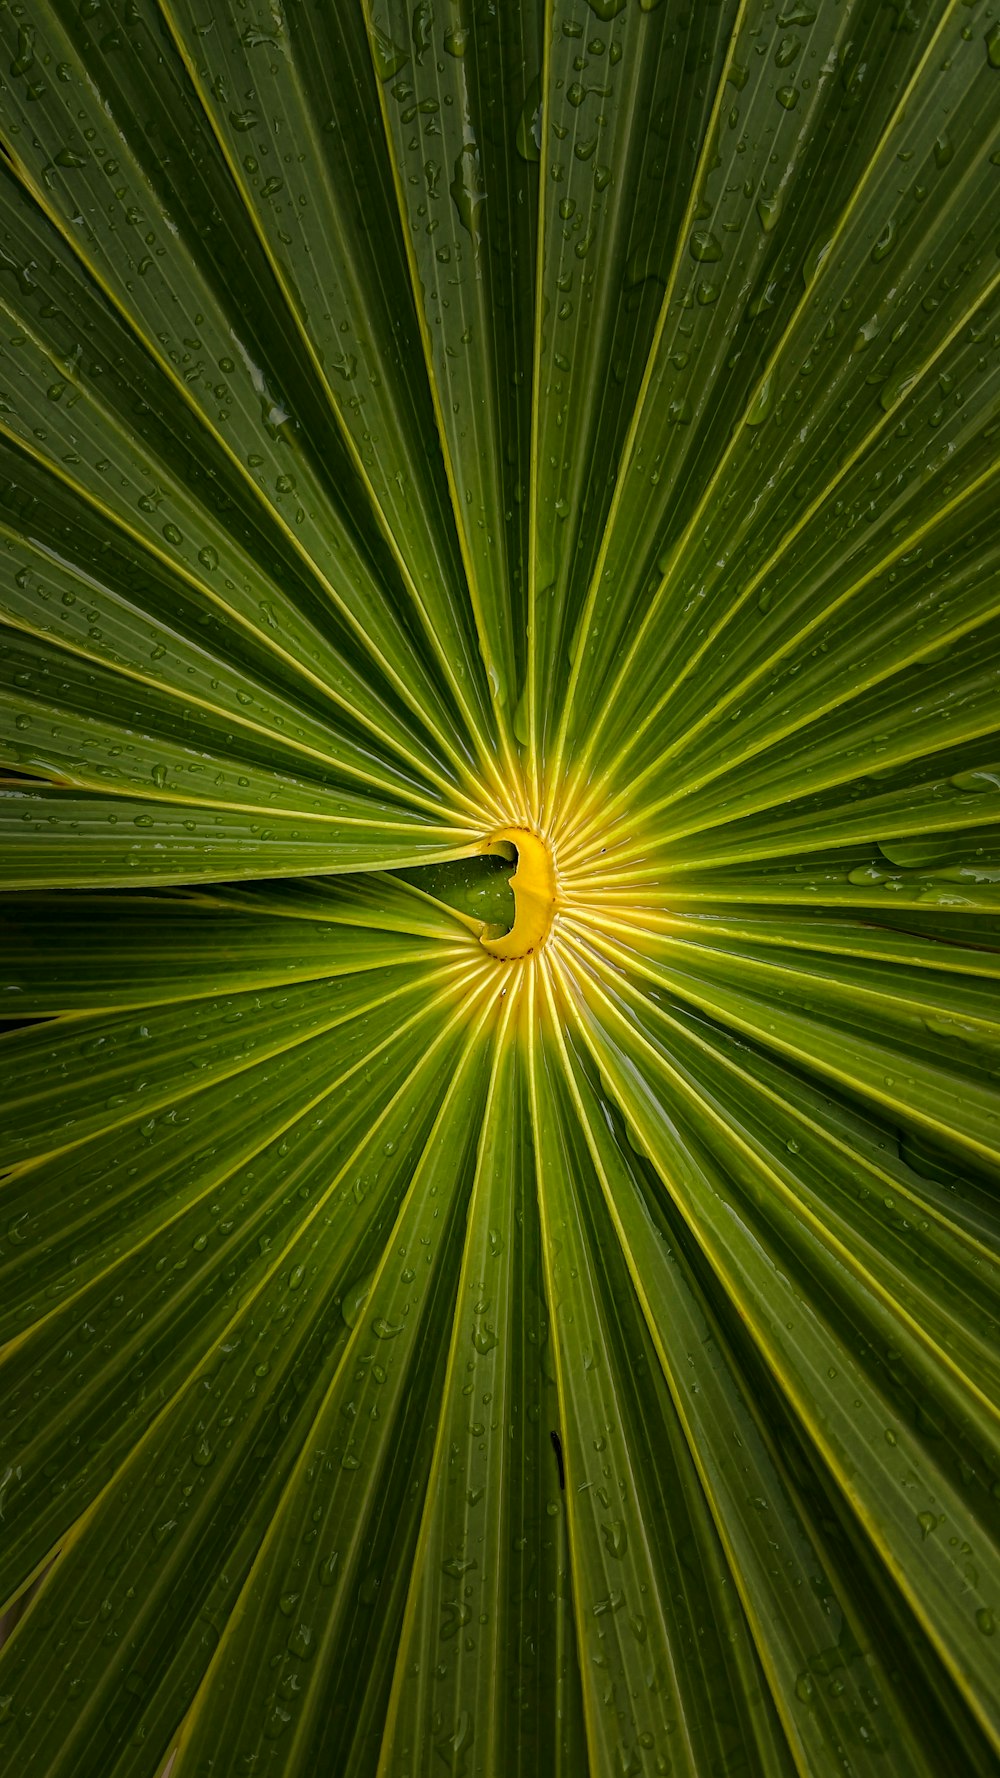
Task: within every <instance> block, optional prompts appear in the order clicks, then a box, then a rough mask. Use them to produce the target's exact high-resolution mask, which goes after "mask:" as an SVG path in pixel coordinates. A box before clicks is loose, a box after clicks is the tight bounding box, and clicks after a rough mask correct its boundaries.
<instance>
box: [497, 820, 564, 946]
mask: <svg viewBox="0 0 1000 1778" xmlns="http://www.w3.org/2000/svg"><path fill="white" fill-rule="evenodd" d="M511 846H512V847H513V848H514V851H515V852H516V854H517V869H516V871H515V872H514V874H513V876H512V877H511V879H510V886H511V888H512V889H513V891H514V924H513V926H512V927H511V929H510V931H509V932H504V933H502V934H501V935H500V936H499V937H491V936H490V933H491V932H492V930H493V929H492V928H491V927H489V926H487V927H485V928H484V930H483V932H482V933H481V934H480V938H479V942H480V944H481V945H482V946H483V949H484V950H487V951H489V952H490V955H491V956H493V957H500V958H503V959H504V960H506V961H511V960H513V959H515V958H518V957H530V956H531V955H532V953H533V952H535V951H539V950H541V948H542V946H543V945H544V943H545V941H546V939H547V938H548V935H549V928H550V927H551V925H552V916H553V914H554V913H555V911H556V905H557V903H558V899H559V889H558V883H557V879H556V868H555V864H554V862H553V858H552V853H551V852H550V851H549V848H548V846H547V845H546V843H545V841H544V840H543V839H541V838H540V837H539V835H538V834H536V833H532V832H531V831H530V830H529V829H528V828H526V827H502V828H500V829H498V831H497V832H496V833H493V834H491V835H490V837H489V839H488V840H486V841H485V842H484V845H483V851H484V852H501V851H505V850H506V848H507V847H511Z"/></svg>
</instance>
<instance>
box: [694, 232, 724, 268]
mask: <svg viewBox="0 0 1000 1778" xmlns="http://www.w3.org/2000/svg"><path fill="white" fill-rule="evenodd" d="M690 253H691V258H692V259H697V260H699V261H706V260H715V259H721V258H722V243H721V242H720V241H719V239H718V237H717V236H716V235H713V233H712V231H711V229H708V228H696V229H695V231H694V234H693V235H692V236H691V244H690Z"/></svg>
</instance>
